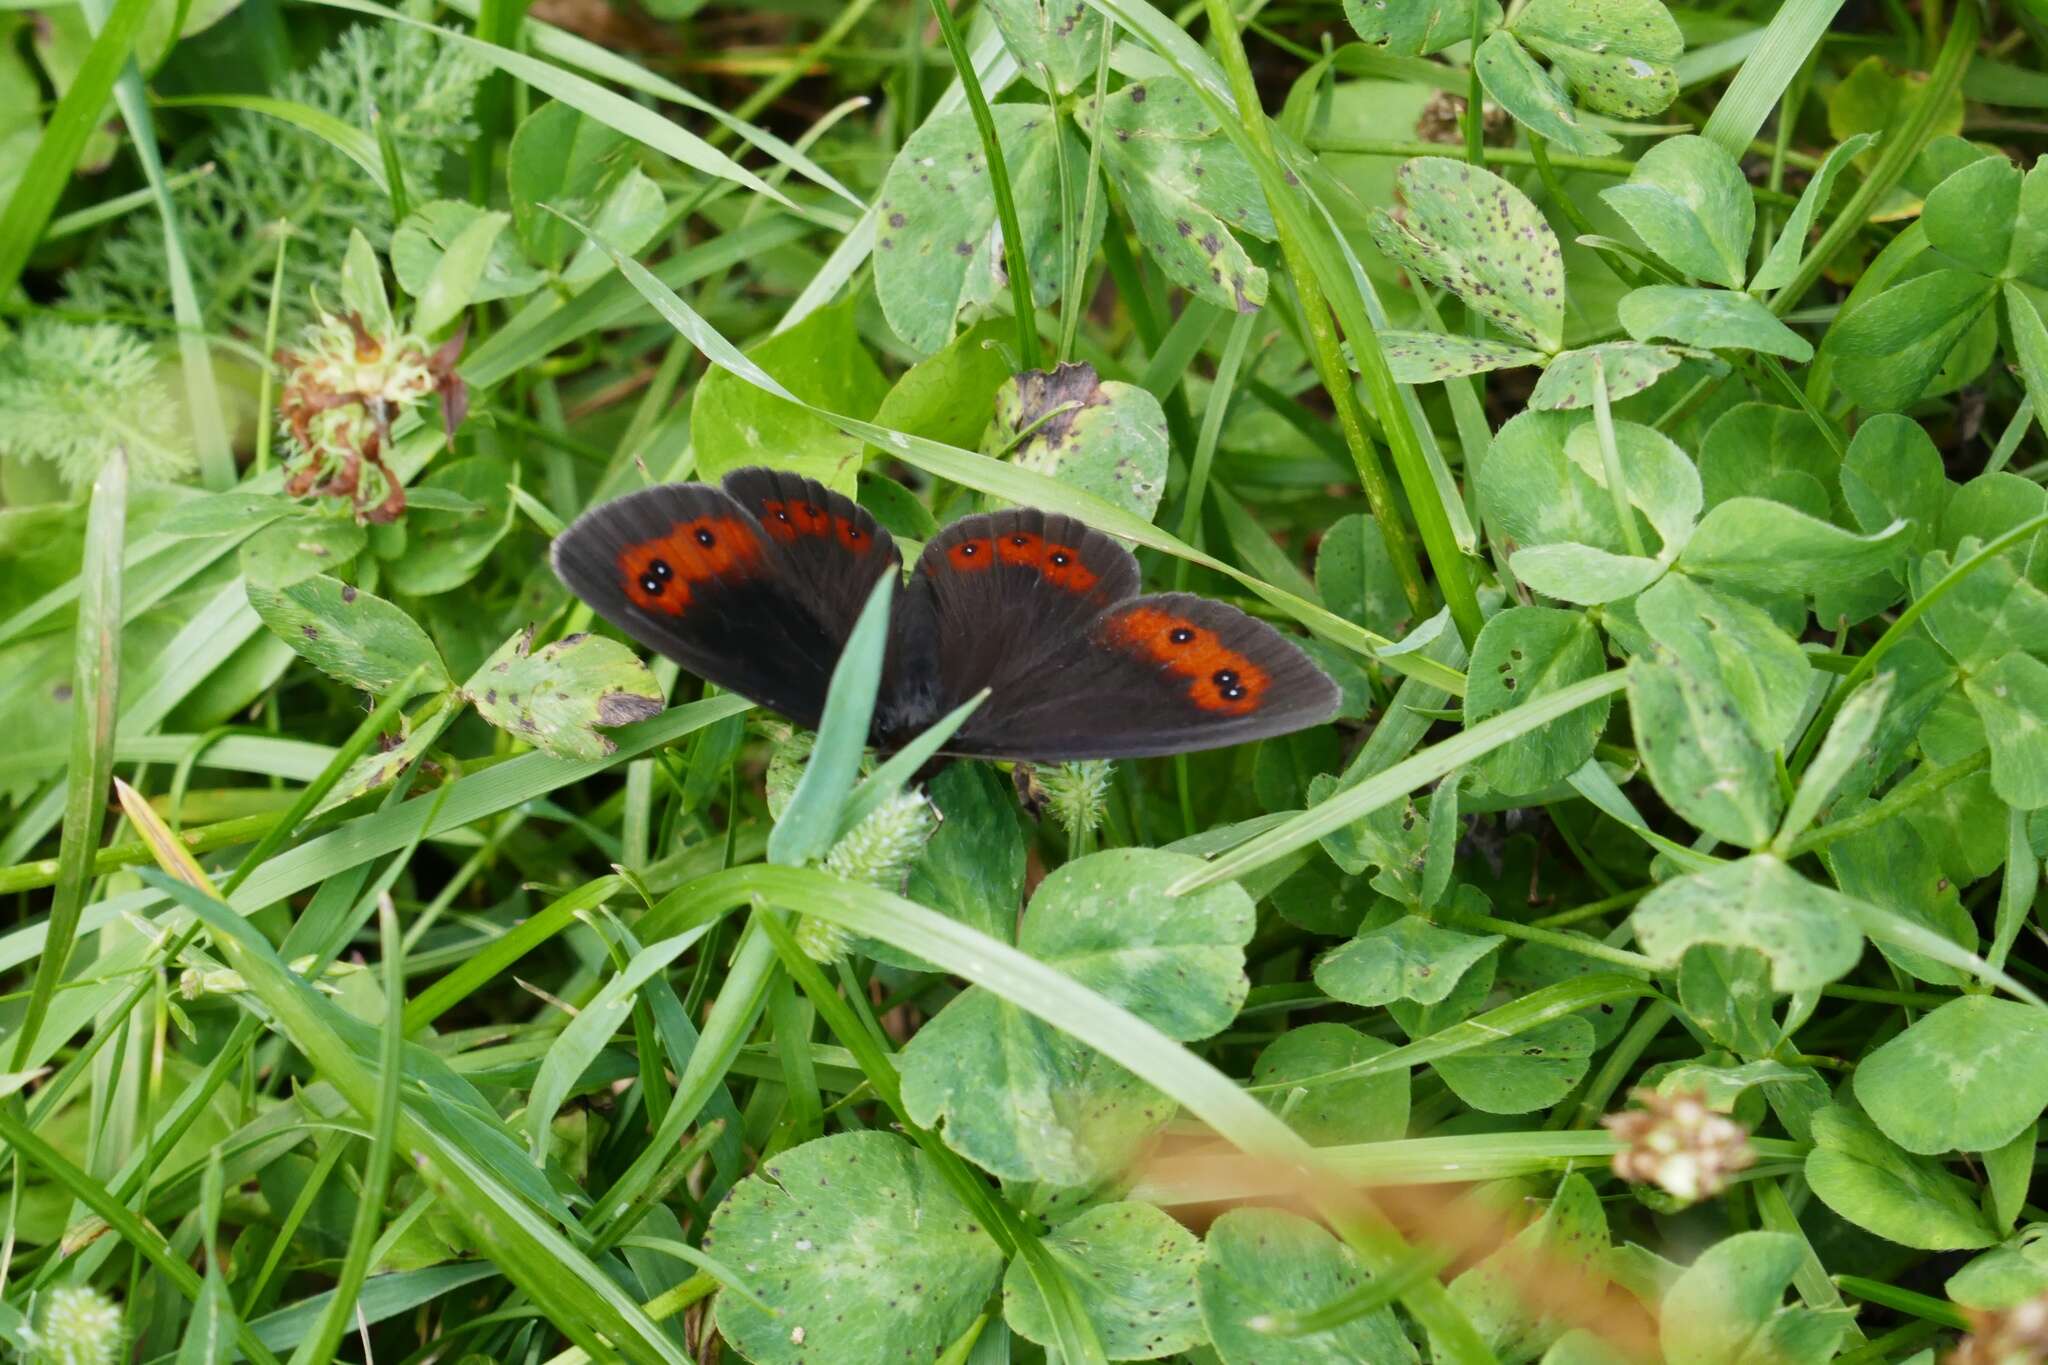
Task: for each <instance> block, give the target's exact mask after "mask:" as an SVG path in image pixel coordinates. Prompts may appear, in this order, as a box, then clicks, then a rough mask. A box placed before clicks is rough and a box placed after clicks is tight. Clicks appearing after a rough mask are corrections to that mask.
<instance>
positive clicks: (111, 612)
mask: <svg viewBox="0 0 2048 1365" xmlns="http://www.w3.org/2000/svg"><path fill="white" fill-rule="evenodd" d="M127 524H128V461H127V459H126V458H125V457H124V456H122V455H120V454H119V453H118V452H117V453H116V454H115V456H114V458H112V459H111V460H108V461H107V464H106V467H105V468H104V469H102V470H101V471H100V476H99V478H98V479H97V480H96V481H95V482H94V483H93V490H92V508H91V511H90V512H89V513H88V514H87V519H86V527H85V561H84V563H83V564H82V565H81V566H80V568H79V602H78V625H77V640H76V644H75V646H74V648H73V653H72V660H73V662H72V678H71V705H72V720H71V762H70V767H69V770H68V774H67V777H66V779H65V780H66V783H67V787H66V795H65V801H64V831H63V835H62V837H61V840H60V842H59V844H58V847H57V872H56V892H55V894H54V896H53V898H52V900H51V903H50V920H49V925H48V929H47V933H46V936H45V938H44V940H43V943H42V948H41V952H42V957H41V960H40V961H39V962H37V963H36V975H35V983H34V985H33V986H32V987H31V988H30V992H29V1000H28V1008H27V1009H26V1010H25V1011H24V1013H23V1015H22V1020H21V1026H20V1028H19V1029H18V1031H17V1032H16V1034H15V1039H14V1069H15V1070H16V1071H23V1070H26V1069H27V1066H28V1064H27V1061H26V1060H25V1059H26V1058H28V1057H29V1056H31V1055H33V1054H34V1052H35V1048H36V1041H37V1037H36V1036H37V1034H38V1032H39V1031H40V1030H41V1028H42V1026H43V1021H44V1019H45V1018H46V1017H47V1015H48V1014H49V1010H50V1000H51V998H52V997H53V996H54V995H55V994H56V992H57V983H58V982H60V981H62V980H63V979H64V968H65V966H66V965H67V964H68V963H69V962H70V959H71V946H72V942H73V940H74V939H75V938H76V937H77V934H78V929H79V923H80V919H81V916H82V915H83V913H84V910H85V897H86V892H87V890H88V889H89V888H90V886H91V883H92V863H93V854H94V853H95V852H96V851H97V849H98V848H99V841H100V827H101V826H102V824H104V823H105V811H106V802H107V783H108V782H109V781H110V780H111V779H112V777H113V772H114V717H115V715H116V713H117V712H118V710H119V706H120V697H121V547H122V542H123V540H124V538H125V534H126V530H127Z"/></svg>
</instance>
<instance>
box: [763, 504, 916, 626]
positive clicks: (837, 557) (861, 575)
mask: <svg viewBox="0 0 2048 1365" xmlns="http://www.w3.org/2000/svg"><path fill="white" fill-rule="evenodd" d="M725 491H726V492H728V493H730V494H731V495H732V497H733V501H735V502H737V503H738V504H739V505H740V506H742V507H744V508H746V509H747V510H748V511H749V512H751V513H753V514H754V520H756V521H758V522H760V523H761V529H762V530H764V531H766V532H767V533H768V537H769V539H771V540H773V541H775V542H776V544H777V546H778V547H779V548H780V549H781V551H782V559H783V562H784V564H785V565H786V566H787V567H788V569H789V571H790V574H791V581H792V583H793V584H794V586H795V587H796V589H797V591H798V592H800V593H801V594H802V595H803V597H804V599H805V600H806V601H808V602H809V603H810V604H811V608H812V610H813V611H814V612H816V613H817V614H818V616H819V617H820V619H822V620H823V621H825V622H826V623H827V624H828V625H831V626H834V627H835V628H837V633H838V635H839V639H840V642H841V643H842V644H843V643H844V642H845V640H846V637H847V636H848V635H850V634H852V632H853V623H854V622H855V621H856V620H858V619H859V618H860V609H861V608H862V607H864V606H866V605H867V601H868V594H869V593H871V592H873V591H874V588H875V584H876V583H878V582H880V581H881V579H882V576H883V575H884V574H888V573H901V572H902V569H903V556H902V554H901V553H899V552H898V550H897V549H896V542H895V541H894V540H892V539H891V538H890V536H889V533H888V532H887V531H885V530H883V529H882V527H881V525H880V523H878V522H877V521H876V520H875V519H874V518H873V517H872V516H870V515H868V512H867V510H866V509H865V508H863V507H861V506H860V505H859V504H858V503H856V502H854V501H853V499H851V498H848V497H846V496H845V495H843V494H840V493H834V492H833V491H831V490H830V489H828V488H826V487H825V485H823V484H821V483H819V482H818V481H817V480H816V479H806V478H804V477H803V476H802V475H799V474H791V473H788V472H787V471H784V470H779V469H765V468H760V467H755V468H750V469H736V470H734V471H733V472H732V473H730V474H728V475H726V476H725Z"/></svg>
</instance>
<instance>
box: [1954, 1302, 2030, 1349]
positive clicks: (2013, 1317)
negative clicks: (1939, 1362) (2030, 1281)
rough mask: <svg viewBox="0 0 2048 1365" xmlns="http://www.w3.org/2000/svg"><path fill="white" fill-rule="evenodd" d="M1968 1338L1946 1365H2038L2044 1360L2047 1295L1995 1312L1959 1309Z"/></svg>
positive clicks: (1957, 1347) (1959, 1345) (1959, 1344)
mask: <svg viewBox="0 0 2048 1365" xmlns="http://www.w3.org/2000/svg"><path fill="white" fill-rule="evenodd" d="M1963 1313H1964V1315H1965V1316H1967V1317H1968V1318H1969V1320H1970V1335H1968V1336H1966V1337H1964V1338H1963V1339H1962V1341H1961V1342H1959V1343H1958V1344H1957V1346H1956V1349H1955V1350H1953V1351H1951V1352H1950V1353H1949V1356H1948V1365H2041V1362H2043V1361H2048V1294H2043V1295H2039V1296H2037V1297H2035V1298H2031V1299H2028V1300H2027V1301H2026V1302H2025V1303H2021V1304H2015V1305H2014V1306H2013V1307H2011V1308H2006V1309H2002V1310H1998V1311H1984V1310H1978V1309H1972V1308H1966V1309H1964V1310H1963Z"/></svg>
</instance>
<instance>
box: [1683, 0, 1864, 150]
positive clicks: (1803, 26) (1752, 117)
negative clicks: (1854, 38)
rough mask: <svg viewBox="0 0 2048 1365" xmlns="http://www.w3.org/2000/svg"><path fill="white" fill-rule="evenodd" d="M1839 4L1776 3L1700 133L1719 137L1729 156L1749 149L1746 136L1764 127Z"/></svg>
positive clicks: (1817, 0) (1821, 0)
mask: <svg viewBox="0 0 2048 1365" xmlns="http://www.w3.org/2000/svg"><path fill="white" fill-rule="evenodd" d="M1841 8H1842V0H1787V3H1786V4H1784V5H1781V6H1780V7H1779V8H1778V12H1777V13H1776V14H1774V15H1772V16H1771V22H1770V23H1769V24H1767V25H1765V26H1764V31H1763V33H1762V34H1761V35H1760V36H1759V38H1758V40H1757V44H1756V55H1755V56H1752V57H1749V58H1748V59H1747V60H1745V61H1744V62H1743V63H1742V65H1741V66H1740V67H1739V68H1738V69H1737V70H1736V72H1735V79H1734V80H1733V81H1730V82H1729V83H1728V88H1727V89H1726V90H1724V91H1723V92H1722V93H1721V98H1720V101H1719V102H1718V103H1717V104H1715V105H1714V112H1713V113H1711V114H1709V115H1708V116H1707V122H1706V126H1705V127H1703V128H1701V129H1700V136H1701V137H1704V138H1706V139H1707V140H1708V141H1709V142H1715V143H1719V144H1720V146H1721V149H1722V150H1723V151H1725V152H1727V153H1728V155H1730V156H1732V157H1736V158H1738V159H1740V158H1741V157H1744V156H1746V155H1748V154H1749V144H1750V142H1751V141H1752V140H1753V139H1754V138H1755V137H1756V135H1757V134H1758V133H1759V132H1762V131H1763V126H1764V121H1765V120H1766V119H1768V118H1769V117H1770V116H1771V110H1773V109H1775V108H1777V107H1778V101H1779V100H1780V99H1782V98H1784V95H1785V89H1786V87H1787V86H1789V85H1791V84H1792V78H1793V77H1795V76H1797V75H1798V74H1799V68H1800V67H1802V66H1804V65H1806V59H1807V58H1808V57H1809V56H1811V55H1812V54H1813V49H1814V48H1815V46H1816V45H1818V44H1819V42H1820V40H1821V39H1822V38H1825V37H1826V36H1827V32H1828V26H1829V25H1830V24H1832V23H1834V21H1835V15H1836V13H1837V12H1839V11H1840V10H1841Z"/></svg>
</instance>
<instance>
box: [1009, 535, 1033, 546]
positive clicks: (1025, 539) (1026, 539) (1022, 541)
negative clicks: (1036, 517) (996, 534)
mask: <svg viewBox="0 0 2048 1365" xmlns="http://www.w3.org/2000/svg"><path fill="white" fill-rule="evenodd" d="M1010 543H1011V544H1012V545H1029V544H1030V543H1031V537H1030V536H1011V537H1010Z"/></svg>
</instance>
